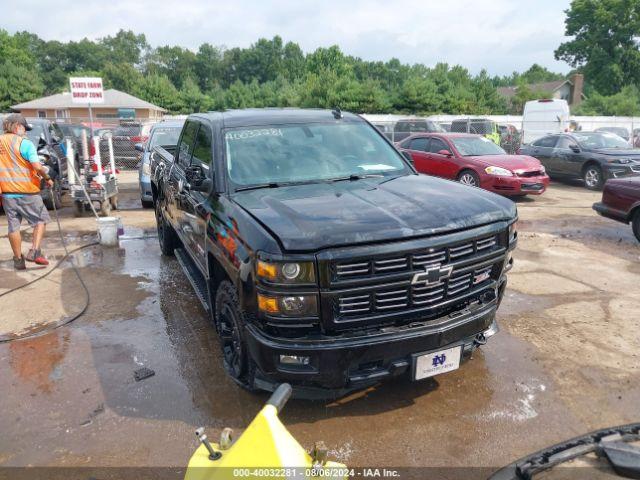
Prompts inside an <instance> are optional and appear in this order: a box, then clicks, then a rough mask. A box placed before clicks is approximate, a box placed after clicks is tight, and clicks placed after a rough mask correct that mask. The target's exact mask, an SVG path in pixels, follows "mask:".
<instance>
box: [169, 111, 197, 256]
mask: <svg viewBox="0 0 640 480" xmlns="http://www.w3.org/2000/svg"><path fill="white" fill-rule="evenodd" d="M197 133H198V123H197V122H194V121H193V120H190V121H187V122H186V123H185V124H184V128H183V129H182V133H181V135H180V140H179V141H178V145H177V147H176V158H175V162H174V164H173V167H172V168H171V175H170V178H169V182H168V183H169V188H168V189H167V197H168V198H167V214H168V216H169V218H170V221H171V223H172V224H173V228H174V229H175V230H176V232H177V233H178V235H179V236H180V239H181V240H182V241H183V243H184V244H185V247H188V245H187V239H186V238H185V234H184V231H183V218H182V216H183V212H184V204H185V202H186V200H187V197H188V195H189V192H188V190H187V189H186V185H187V177H186V175H185V169H186V168H187V167H188V166H190V165H191V155H192V154H193V144H194V142H195V139H196V134H197Z"/></svg>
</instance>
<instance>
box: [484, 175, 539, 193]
mask: <svg viewBox="0 0 640 480" xmlns="http://www.w3.org/2000/svg"><path fill="white" fill-rule="evenodd" d="M548 186H549V177H548V176H547V175H539V176H536V177H498V176H495V177H494V176H491V177H488V178H487V180H486V181H485V182H483V183H482V187H483V188H484V189H486V190H489V191H491V192H494V193H498V194H501V195H541V194H543V193H544V192H545V191H546V190H547V187H548Z"/></svg>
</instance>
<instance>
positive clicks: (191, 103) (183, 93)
mask: <svg viewBox="0 0 640 480" xmlns="http://www.w3.org/2000/svg"><path fill="white" fill-rule="evenodd" d="M179 102H180V109H181V111H180V113H197V112H204V111H206V110H208V109H209V105H210V104H211V100H210V99H209V98H208V97H207V96H206V95H204V94H203V93H202V92H201V91H200V88H199V87H198V84H197V83H196V82H195V81H194V80H193V79H192V78H190V77H189V78H187V79H186V80H185V81H184V82H183V83H182V88H181V89H180V94H179Z"/></svg>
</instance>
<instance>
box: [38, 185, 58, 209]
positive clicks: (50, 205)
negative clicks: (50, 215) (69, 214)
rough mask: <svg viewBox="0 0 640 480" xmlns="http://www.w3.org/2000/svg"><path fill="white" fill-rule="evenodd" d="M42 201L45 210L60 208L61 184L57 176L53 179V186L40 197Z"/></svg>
mask: <svg viewBox="0 0 640 480" xmlns="http://www.w3.org/2000/svg"><path fill="white" fill-rule="evenodd" d="M42 202H43V203H44V206H45V207H47V210H53V209H54V206H55V209H56V210H60V209H61V208H62V186H61V185H60V180H58V179H57V178H56V179H55V180H54V181H53V187H51V189H50V190H49V191H48V192H47V193H46V194H45V196H44V197H42Z"/></svg>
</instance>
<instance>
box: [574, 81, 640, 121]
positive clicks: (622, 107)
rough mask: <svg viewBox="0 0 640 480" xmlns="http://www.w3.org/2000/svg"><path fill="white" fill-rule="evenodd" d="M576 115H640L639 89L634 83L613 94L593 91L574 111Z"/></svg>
mask: <svg viewBox="0 0 640 480" xmlns="http://www.w3.org/2000/svg"><path fill="white" fill-rule="evenodd" d="M574 114H576V115H620V116H629V117H632V116H637V115H640V91H639V90H638V87H636V86H635V85H628V86H626V87H623V88H622V90H620V92H618V93H616V94H614V95H609V96H605V95H601V94H599V93H598V92H593V93H592V94H591V95H590V96H589V98H587V99H586V100H585V101H584V102H582V103H581V104H580V105H579V106H578V107H577V108H576V109H575V111H574Z"/></svg>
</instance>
